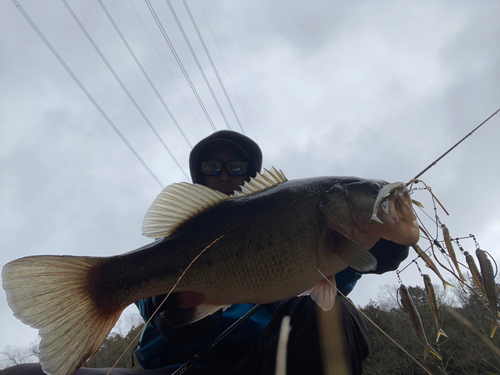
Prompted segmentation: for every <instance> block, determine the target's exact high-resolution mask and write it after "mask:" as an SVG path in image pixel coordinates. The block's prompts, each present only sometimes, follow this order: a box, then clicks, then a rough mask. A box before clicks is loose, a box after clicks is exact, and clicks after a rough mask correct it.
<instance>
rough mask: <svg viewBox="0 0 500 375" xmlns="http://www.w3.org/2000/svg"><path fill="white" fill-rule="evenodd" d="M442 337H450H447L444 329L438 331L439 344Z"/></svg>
mask: <svg viewBox="0 0 500 375" xmlns="http://www.w3.org/2000/svg"><path fill="white" fill-rule="evenodd" d="M441 336H444V337H448V335H447V334H446V333H444V331H443V329H442V328H439V330H438V334H437V339H436V342H438V341H439V338H440V337H441Z"/></svg>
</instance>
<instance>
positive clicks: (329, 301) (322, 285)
mask: <svg viewBox="0 0 500 375" xmlns="http://www.w3.org/2000/svg"><path fill="white" fill-rule="evenodd" d="M336 295H337V287H336V283H335V276H330V277H329V278H328V280H325V279H323V280H321V281H320V282H319V283H317V284H316V285H315V286H313V287H312V288H311V289H309V290H306V291H305V292H304V293H301V294H299V297H300V296H309V297H311V298H312V300H313V301H314V302H316V304H317V305H318V306H319V307H321V308H322V309H323V310H325V311H328V310H331V309H332V308H333V305H334V303H335V296H336Z"/></svg>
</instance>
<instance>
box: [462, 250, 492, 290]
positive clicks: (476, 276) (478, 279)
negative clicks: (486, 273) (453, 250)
mask: <svg viewBox="0 0 500 375" xmlns="http://www.w3.org/2000/svg"><path fill="white" fill-rule="evenodd" d="M464 254H465V261H466V262H467V264H468V265H469V270H470V273H471V274H472V281H473V282H474V284H476V287H477V289H479V292H481V294H482V295H483V297H484V299H487V297H486V291H485V290H484V287H483V277H482V276H481V274H480V273H479V270H478V268H477V266H476V262H475V261H474V257H473V256H472V255H471V254H469V252H468V251H466V252H465V253H464Z"/></svg>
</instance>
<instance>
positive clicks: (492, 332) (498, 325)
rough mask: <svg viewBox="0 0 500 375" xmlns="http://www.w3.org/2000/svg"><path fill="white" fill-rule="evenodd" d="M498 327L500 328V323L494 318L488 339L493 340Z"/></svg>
mask: <svg viewBox="0 0 500 375" xmlns="http://www.w3.org/2000/svg"><path fill="white" fill-rule="evenodd" d="M498 327H500V322H499V321H498V319H496V318H495V322H494V323H493V328H492V330H491V335H490V338H493V336H494V335H495V332H496V330H497V328H498Z"/></svg>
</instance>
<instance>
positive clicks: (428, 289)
mask: <svg viewBox="0 0 500 375" xmlns="http://www.w3.org/2000/svg"><path fill="white" fill-rule="evenodd" d="M422 277H423V278H424V285H425V293H426V294H427V301H428V302H429V308H430V309H431V313H432V317H433V318H434V323H436V327H437V330H438V333H437V338H436V342H438V341H439V337H440V336H441V335H443V336H444V337H448V335H447V334H446V333H444V331H443V329H442V328H441V324H439V318H438V308H437V301H436V292H435V291H434V286H433V285H432V281H431V278H430V277H429V275H427V274H423V275H422Z"/></svg>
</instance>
